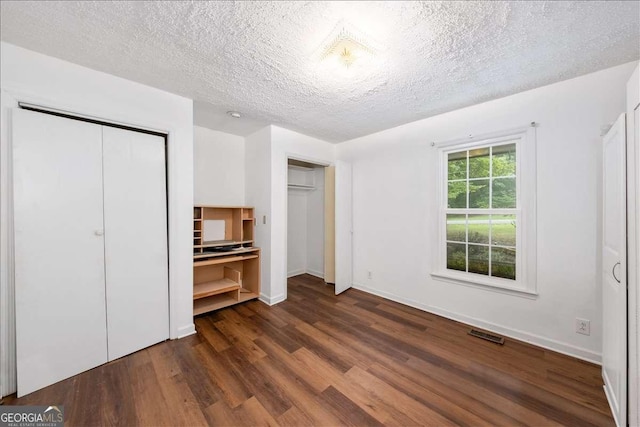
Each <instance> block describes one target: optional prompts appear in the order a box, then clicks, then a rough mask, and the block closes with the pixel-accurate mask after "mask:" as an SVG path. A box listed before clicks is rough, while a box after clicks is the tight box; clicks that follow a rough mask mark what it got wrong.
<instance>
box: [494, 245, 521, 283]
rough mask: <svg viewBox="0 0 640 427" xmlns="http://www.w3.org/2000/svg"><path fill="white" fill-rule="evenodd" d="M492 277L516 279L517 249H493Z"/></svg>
mask: <svg viewBox="0 0 640 427" xmlns="http://www.w3.org/2000/svg"><path fill="white" fill-rule="evenodd" d="M491 275H492V276H495V277H502V278H505V279H512V280H515V279H516V249H515V248H509V249H507V248H496V247H492V248H491Z"/></svg>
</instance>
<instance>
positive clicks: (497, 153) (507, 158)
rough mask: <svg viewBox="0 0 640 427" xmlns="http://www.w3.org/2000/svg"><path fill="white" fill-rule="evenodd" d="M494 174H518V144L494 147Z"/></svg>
mask: <svg viewBox="0 0 640 427" xmlns="http://www.w3.org/2000/svg"><path fill="white" fill-rule="evenodd" d="M492 166H493V174H492V175H493V176H494V177H499V176H510V175H515V174H516V144H507V145H498V146H495V147H493V165H492Z"/></svg>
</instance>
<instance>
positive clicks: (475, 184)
mask: <svg viewBox="0 0 640 427" xmlns="http://www.w3.org/2000/svg"><path fill="white" fill-rule="evenodd" d="M469 208H476V209H489V180H488V179H480V180H477V181H469Z"/></svg>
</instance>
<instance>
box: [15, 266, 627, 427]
mask: <svg viewBox="0 0 640 427" xmlns="http://www.w3.org/2000/svg"><path fill="white" fill-rule="evenodd" d="M288 295H289V299H288V300H287V301H285V302H283V303H281V304H278V305H276V306H273V307H268V306H266V305H264V304H262V303H261V302H259V301H251V302H248V303H244V304H242V305H238V306H235V307H231V308H226V309H223V310H220V311H218V312H214V313H211V314H208V315H204V316H200V317H198V318H196V328H197V330H198V334H197V335H194V336H191V337H188V338H184V339H181V340H177V341H168V342H165V343H161V344H158V345H155V346H153V347H150V348H148V349H145V350H142V351H139V352H137V353H135V354H132V355H130V356H127V357H124V358H122V359H119V360H116V361H114V362H111V363H109V364H107V365H104V366H101V367H98V368H95V369H93V370H91V371H89V372H85V373H83V374H80V375H77V376H75V377H73V378H70V379H68V380H65V381H62V382H60V383H58V384H55V385H53V386H50V387H47V388H46V389H43V390H40V391H38V392H35V393H32V394H30V395H28V396H25V397H23V398H21V399H15V397H10V398H9V399H6V400H5V404H40V405H50V404H63V405H64V406H65V418H66V425H79V426H80V425H81V426H89V425H125V426H131V425H146V426H160V425H171V426H179V425H182V426H187V425H188V426H196V425H206V424H209V425H216V426H218V425H220V426H226V425H229V426H241V425H246V426H253V425H283V426H301V425H325V426H342V425H356V426H370V425H371V426H373V425H381V424H385V425H398V426H409V425H428V426H447V425H466V426H494V425H506V426H517V425H530V426H557V425H569V426H612V425H614V423H613V419H612V418H611V415H610V412H609V407H608V405H607V402H606V399H605V396H604V392H603V390H602V380H601V378H600V368H599V367H598V366H595V365H592V364H590V363H586V362H582V361H580V360H576V359H572V358H570V357H567V356H563V355H561V354H558V353H554V352H551V351H548V350H544V349H541V348H538V347H534V346H531V345H528V344H525V343H522V342H518V341H514V340H511V339H507V340H506V343H505V344H504V346H499V345H496V344H492V343H489V342H486V341H483V340H480V339H478V338H473V337H471V336H469V335H467V332H468V329H469V328H468V327H467V326H465V325H463V324H461V323H457V322H453V321H450V320H447V319H444V318H442V317H439V316H435V315H432V314H428V313H424V312H422V311H420V310H416V309H413V308H410V307H406V306H403V305H401V304H397V303H394V302H391V301H387V300H384V299H382V298H379V297H376V296H373V295H369V294H367V293H364V292H360V291H357V290H354V289H351V290H348V291H347V292H345V293H343V294H342V295H339V296H335V295H333V287H332V286H327V285H325V284H324V283H323V282H322V281H321V280H320V279H317V278H314V277H312V276H308V275H303V276H297V277H294V278H291V279H290V280H289V290H288Z"/></svg>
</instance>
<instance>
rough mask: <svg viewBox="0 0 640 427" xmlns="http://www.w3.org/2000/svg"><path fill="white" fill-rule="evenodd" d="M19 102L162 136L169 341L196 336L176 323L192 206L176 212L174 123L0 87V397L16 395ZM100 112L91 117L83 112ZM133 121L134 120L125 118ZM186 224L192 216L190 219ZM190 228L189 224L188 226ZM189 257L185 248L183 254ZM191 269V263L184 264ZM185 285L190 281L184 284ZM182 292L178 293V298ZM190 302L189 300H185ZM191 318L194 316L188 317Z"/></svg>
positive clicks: (190, 327)
mask: <svg viewBox="0 0 640 427" xmlns="http://www.w3.org/2000/svg"><path fill="white" fill-rule="evenodd" d="M20 104H28V105H31V106H38V107H40V108H41V109H43V110H50V111H54V112H56V111H57V112H60V113H64V114H67V115H70V116H76V117H79V118H84V119H90V120H96V121H100V122H104V123H107V124H114V125H116V126H125V127H129V128H134V129H140V130H142V131H151V132H155V133H159V134H164V135H166V136H165V138H166V162H167V164H166V185H167V226H168V227H167V228H168V230H167V233H168V241H169V247H168V249H169V250H168V255H169V290H168V292H169V338H170V339H177V338H183V337H185V336H188V335H192V334H194V333H195V327H194V324H193V323H191V324H189V325H184V324H180V318H181V317H184V313H182V312H183V311H184V310H182V306H183V305H185V304H184V303H183V301H182V299H183V298H182V295H181V292H180V287H181V286H180V283H183V282H185V280H184V277H183V276H184V274H183V273H182V272H181V270H183V269H181V268H180V266H181V265H184V264H185V260H184V259H183V258H185V257H184V256H183V255H182V252H183V250H182V246H185V243H188V242H189V240H188V237H187V239H185V238H184V236H182V235H181V234H183V233H182V230H181V228H184V227H181V224H182V222H183V221H185V219H184V218H183V217H184V216H185V214H186V213H190V212H191V206H189V207H188V209H184V212H182V211H181V209H180V205H179V202H180V200H181V195H180V191H179V189H180V187H181V185H180V182H181V181H182V179H181V178H180V176H179V175H178V172H177V169H178V167H177V166H176V165H178V164H180V163H181V161H180V160H179V159H180V157H181V154H180V152H179V150H178V148H177V144H178V143H179V141H180V139H181V138H180V137H179V136H178V135H179V131H178V129H179V126H180V124H179V122H175V123H171V122H170V121H169V122H167V123H159V122H157V121H155V120H154V119H153V118H152V117H150V115H149V113H148V112H147V111H144V110H143V109H142V108H138V111H136V112H135V114H134V113H131V112H129V113H128V114H127V115H126V119H125V120H126V121H124V120H123V117H118V114H120V113H118V112H117V111H116V110H113V109H105V108H104V107H102V106H101V105H100V103H99V102H98V100H96V99H87V100H85V101H84V102H83V103H82V104H80V105H79V104H77V103H65V102H64V100H60V99H52V98H47V97H42V96H41V95H38V94H36V93H31V92H28V91H26V90H25V89H24V88H22V87H12V86H11V85H5V87H3V88H2V89H1V97H0V117H1V123H2V129H1V132H2V134H1V135H0V136H1V138H0V214H1V215H2V218H3V219H4V221H2V222H1V223H0V264H1V265H2V266H3V267H2V270H1V271H0V325H1V326H0V378H2V382H1V383H0V396H5V395H8V394H11V393H13V392H15V391H16V386H17V384H16V352H15V351H16V341H15V305H14V302H15V282H14V270H13V266H14V254H13V233H14V230H13V202H12V201H13V192H12V188H13V179H12V177H13V172H12V167H11V160H10V159H11V157H12V152H11V147H12V139H11V133H12V124H11V123H12V110H14V109H16V108H20ZM94 111H99V114H96V115H90V114H85V113H83V112H94ZM130 117H133V119H130ZM188 221H189V224H191V217H190V215H189V219H188ZM185 223H186V222H185ZM189 227H191V225H189ZM186 253H187V257H189V256H190V250H189V251H187V252H186ZM189 265H191V264H189ZM188 283H191V280H189V282H188ZM183 293H184V292H182V294H183ZM188 303H189V304H191V302H190V301H189V302H188ZM191 318H193V317H192V316H191Z"/></svg>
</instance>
